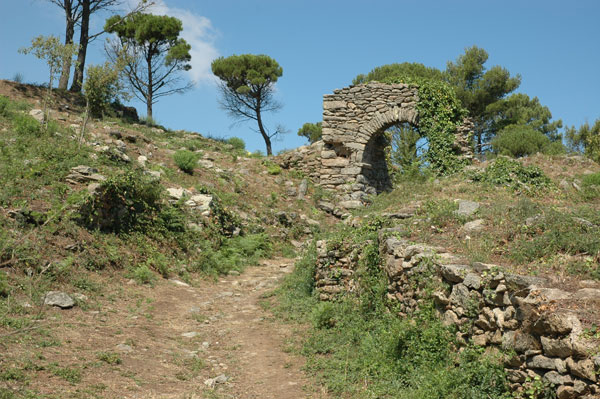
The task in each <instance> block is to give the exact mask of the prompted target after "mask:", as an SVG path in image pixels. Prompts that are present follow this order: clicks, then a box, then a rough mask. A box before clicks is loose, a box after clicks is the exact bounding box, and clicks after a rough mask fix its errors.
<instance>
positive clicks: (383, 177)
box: [361, 122, 429, 194]
mask: <svg viewBox="0 0 600 399" xmlns="http://www.w3.org/2000/svg"><path fill="white" fill-rule="evenodd" d="M428 146H429V143H428V141H427V138H426V137H425V136H423V135H422V134H421V133H420V132H419V128H418V126H416V125H415V124H412V123H410V122H395V123H390V124H386V125H384V126H383V127H382V128H381V129H379V130H378V131H377V132H375V133H374V134H373V135H372V136H371V138H370V139H369V141H368V142H367V144H366V145H365V149H364V153H363V158H362V171H361V174H362V176H363V184H365V186H366V187H367V190H366V192H368V193H372V194H375V193H377V194H379V193H382V192H384V191H389V190H391V189H392V188H393V185H394V178H393V176H394V175H396V176H415V175H417V174H419V173H421V171H422V169H423V168H424V167H426V166H427V161H426V159H425V156H424V155H425V153H426V152H427V148H428Z"/></svg>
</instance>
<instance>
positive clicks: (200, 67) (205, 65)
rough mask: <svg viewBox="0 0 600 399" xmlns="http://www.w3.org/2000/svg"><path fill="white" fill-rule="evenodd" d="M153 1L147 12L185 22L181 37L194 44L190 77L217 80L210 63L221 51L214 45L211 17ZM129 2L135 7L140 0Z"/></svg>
mask: <svg viewBox="0 0 600 399" xmlns="http://www.w3.org/2000/svg"><path fill="white" fill-rule="evenodd" d="M153 2H154V5H153V6H152V7H151V8H150V9H149V10H148V11H147V12H151V13H152V14H156V15H169V16H171V17H176V18H178V19H180V20H181V22H182V23H183V32H182V33H181V37H183V38H184V39H185V40H186V41H187V42H188V43H189V44H190V46H192V49H191V50H190V54H191V56H192V61H191V62H190V64H191V65H192V69H190V70H189V72H187V73H189V75H190V78H191V79H192V80H193V81H194V82H195V83H213V82H215V81H216V78H215V76H214V75H213V73H212V71H211V69H210V64H211V62H212V61H213V60H214V59H215V58H217V57H218V56H219V52H218V50H217V49H216V47H215V45H214V40H215V37H216V35H217V31H216V30H215V29H214V28H213V26H212V23H211V22H210V19H208V18H206V17H204V16H201V15H197V14H194V13H192V12H190V11H189V10H185V9H182V8H176V7H169V6H168V5H167V4H166V2H165V1H164V0H154V1H153ZM128 3H129V5H130V6H131V7H132V8H133V7H135V5H137V4H138V0H128Z"/></svg>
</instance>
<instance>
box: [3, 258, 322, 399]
mask: <svg viewBox="0 0 600 399" xmlns="http://www.w3.org/2000/svg"><path fill="white" fill-rule="evenodd" d="M292 269H293V260H289V259H274V260H268V261H263V262H262V264H261V265H260V266H256V267H249V268H248V269H247V270H246V272H244V273H243V274H242V275H240V276H226V277H223V278H221V279H219V281H218V282H206V281H202V282H199V283H198V285H195V286H193V287H192V286H187V285H185V284H183V283H181V282H179V283H178V282H174V281H165V280H163V281H160V282H159V283H158V284H157V285H156V286H155V287H153V288H151V287H143V286H139V285H137V284H132V283H131V282H129V283H128V282H127V281H126V280H125V281H123V282H122V284H123V283H124V285H121V286H120V287H118V288H117V289H115V291H114V292H112V291H111V292H110V293H108V294H106V293H105V294H104V298H103V299H102V300H100V301H99V302H98V307H97V308H96V309H94V308H93V307H91V308H87V309H86V308H85V306H83V307H76V308H74V309H71V310H66V311H65V310H62V311H61V310H58V309H53V310H51V311H50V312H49V314H48V319H49V320H53V318H55V319H54V320H57V321H58V323H53V327H52V336H53V337H55V338H54V339H56V340H58V342H59V344H57V345H55V346H53V345H49V346H48V347H46V348H44V349H42V351H41V352H42V357H43V361H42V362H41V363H43V364H44V365H45V366H44V367H43V370H40V371H39V372H38V373H37V375H36V378H35V380H33V381H31V382H30V383H29V385H28V388H29V389H34V390H36V391H38V392H39V393H40V394H44V395H48V397H55V396H54V395H59V396H58V397H61V398H67V397H76V398H80V397H86V398H88V397H90V398H93V397H96V398H120V399H124V398H131V399H133V398H140V399H141V398H189V399H191V398H214V399H217V398H243V399H251V398H261V399H269V398H290V399H295V398H322V397H324V396H323V395H322V394H320V393H315V390H314V389H313V388H310V384H309V381H308V380H307V379H306V377H305V376H304V374H303V373H302V371H301V367H302V359H301V358H300V357H299V356H296V355H293V354H290V353H286V351H285V344H286V340H287V339H288V338H289V337H290V336H291V334H292V331H291V327H290V326H289V325H284V324H281V323H279V322H277V321H276V320H274V319H273V317H272V315H271V314H270V313H269V311H268V310H264V309H263V308H262V307H261V306H260V301H261V300H262V299H261V298H264V295H265V294H267V293H268V292H270V291H272V289H273V288H274V287H275V286H276V284H277V283H278V281H279V280H280V279H281V278H282V277H283V276H284V275H285V274H286V273H288V272H290V271H291V270H292ZM15 349H16V348H15ZM22 354H23V352H21V355H22ZM13 355H15V356H16V355H17V354H16V353H14V354H13ZM28 356H30V357H35V356H37V358H38V360H37V363H40V360H39V359H40V358H41V357H40V354H39V353H38V352H33V351H32V352H30V353H28ZM57 369H60V370H76V371H77V372H78V373H79V375H80V380H79V381H74V380H75V379H72V380H69V378H67V377H66V376H65V373H58V372H57V371H56V370H57ZM67 374H68V373H67Z"/></svg>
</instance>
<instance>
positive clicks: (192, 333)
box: [181, 331, 198, 338]
mask: <svg viewBox="0 0 600 399" xmlns="http://www.w3.org/2000/svg"><path fill="white" fill-rule="evenodd" d="M181 336H182V337H184V338H194V337H196V336H198V332H196V331H190V332H185V333H182V334H181Z"/></svg>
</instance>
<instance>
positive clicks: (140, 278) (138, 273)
mask: <svg viewBox="0 0 600 399" xmlns="http://www.w3.org/2000/svg"><path fill="white" fill-rule="evenodd" d="M131 277H132V278H133V279H134V280H135V281H137V282H138V283H140V284H150V285H152V284H153V283H154V280H156V275H155V274H154V273H153V272H152V270H150V268H149V267H148V266H147V265H146V264H143V265H140V266H137V267H136V268H135V269H133V270H132V272H131Z"/></svg>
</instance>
